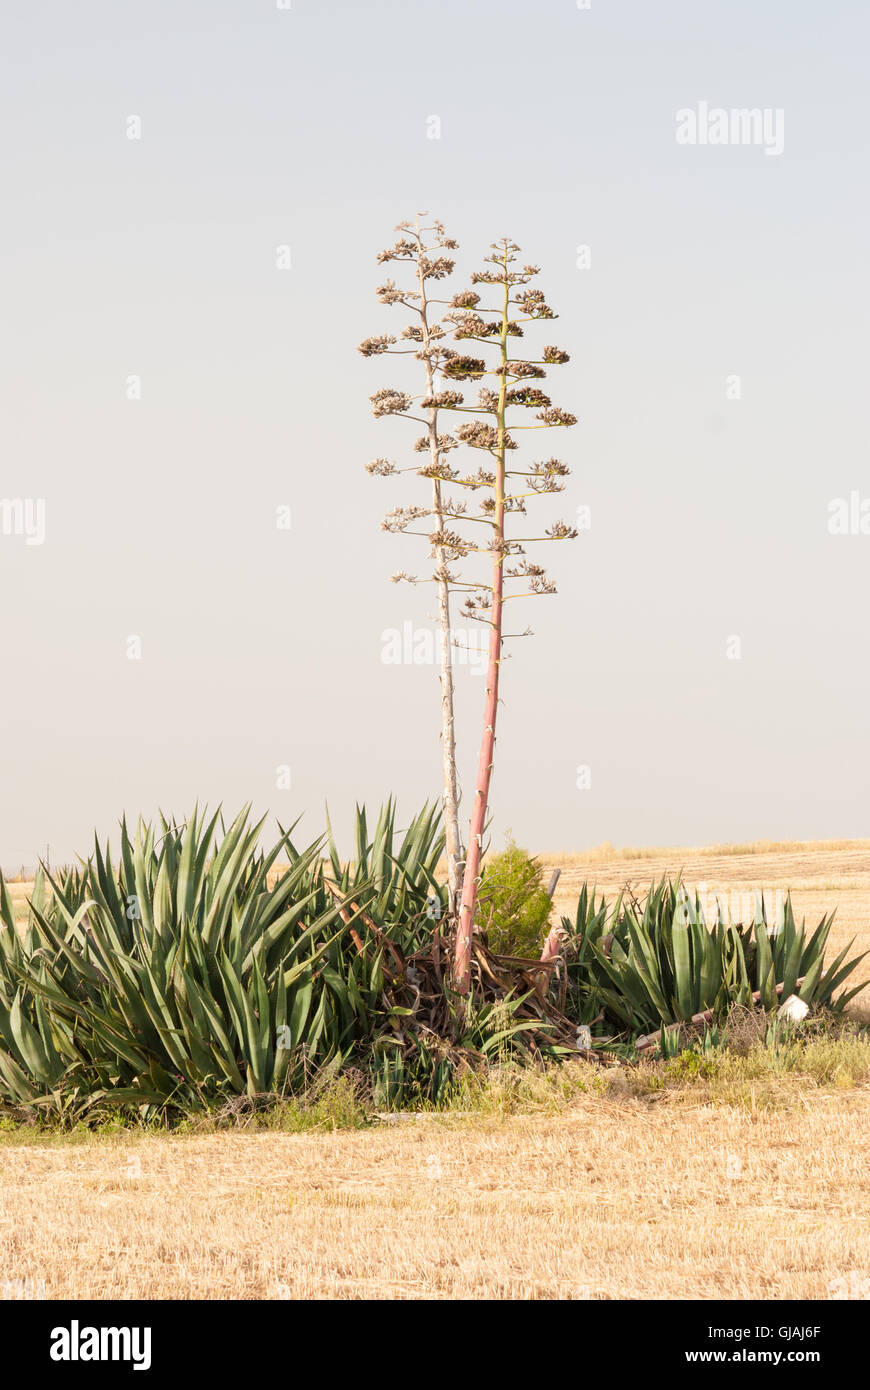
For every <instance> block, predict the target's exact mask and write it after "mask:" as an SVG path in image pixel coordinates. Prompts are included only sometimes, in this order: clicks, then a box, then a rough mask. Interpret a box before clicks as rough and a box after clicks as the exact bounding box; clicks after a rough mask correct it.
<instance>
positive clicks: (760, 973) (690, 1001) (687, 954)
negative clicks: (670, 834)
mask: <svg viewBox="0 0 870 1390" xmlns="http://www.w3.org/2000/svg"><path fill="white" fill-rule="evenodd" d="M833 919H834V914H833V913H830V914H829V915H826V916H825V917H823V918H822V920H821V922H820V923H819V925H818V927H817V928H816V929H815V931H814V932H813V933H812V935H811V936H810V937H809V938H808V937H807V932H806V927H805V925H804V923H803V922H802V923H801V925H800V927H798V925H797V923H796V921H795V917H794V912H793V910H792V904H791V899H790V898H788V899H786V901H785V902H784V904H783V905H782V908H781V910H780V912H779V914H778V917H777V920H776V921H775V922H774V923H772V924H769V923H768V919H767V909H766V905H765V903H764V898H763V897H762V898H761V899H760V901H759V903H758V906H757V909H756V915H755V920H754V921H753V922H752V923H751V924H749V925H748V926H744V925H743V924H742V923H734V922H732V921H731V920H730V918H729V917H726V916H725V914H724V912H723V910H722V906H721V904H719V905H718V907H717V917H716V921H715V922H712V923H710V924H708V923H707V922H706V921H705V919H704V912H703V909H702V906H701V901H700V897H699V896H698V895H697V893H696V894H694V895H692V894H691V893H689V891H688V890H687V889H686V887H685V885H684V884H683V883H682V882H681V880H680V879H679V878H677V879H676V880H674V881H670V880H668V879H666V878H662V880H661V882H659V883H658V884H653V886H652V887H651V888H650V890H649V893H648V894H647V896H646V899H645V901H644V902H643V903H642V904H641V903H639V902H638V901H637V900H636V899H635V898H633V897H632V896H631V895H626V894H620V896H619V897H618V899H617V901H616V903H615V904H614V906H613V908H612V910H611V909H608V907H607V904H606V903H605V901H604V899H601V900H597V899H596V897H595V893H594V891H592V892H590V891H589V889H588V888H587V886H586V885H585V884H584V886H583V890H582V892H581V894H580V898H579V901H578V904H577V912H576V916H575V919H574V921H573V922H572V921H571V920H570V919H568V918H565V917H563V918H562V927H563V930H564V932H565V936H566V952H565V955H566V976H567V991H566V994H567V998H568V999H569V1000H570V1009H571V1011H572V1013H573V1015H574V1016H575V1017H576V1018H577V1021H578V1022H580V1023H587V1024H589V1023H591V1022H593V1021H595V1022H601V1023H602V1026H603V1028H604V1030H605V1031H608V1030H609V1031H616V1032H618V1033H623V1032H627V1033H628V1034H629V1035H630V1036H632V1037H636V1036H638V1035H639V1034H641V1033H647V1032H650V1031H652V1030H656V1029H658V1028H660V1027H661V1026H662V1025H667V1024H672V1023H678V1022H686V1021H688V1020H689V1019H691V1018H692V1016H693V1015H695V1014H699V1013H701V1012H703V1011H705V1010H712V1012H713V1015H714V1017H716V1018H721V1017H724V1015H725V1013H727V1011H728V1008H729V1007H730V1006H731V1005H732V1004H735V1003H736V1004H744V1005H747V1006H749V1005H751V1004H752V1002H753V996H754V995H757V996H758V999H759V1002H760V1003H761V1004H762V1006H763V1007H764V1008H765V1009H767V1010H772V1009H774V1008H775V1007H776V1005H777V1002H778V1001H779V999H780V998H781V997H782V998H785V997H787V996H788V995H790V994H794V993H799V995H800V998H801V999H803V1000H804V1001H805V1002H807V1003H809V1004H813V1005H814V1006H816V1007H833V1008H836V1009H838V1010H839V1009H842V1008H843V1007H844V1006H845V1004H847V1003H848V1001H849V1000H850V999H852V998H853V997H854V995H855V994H857V993H858V992H859V990H860V989H861V988H863V986H861V985H859V986H858V987H857V988H856V989H853V990H851V991H846V992H845V993H843V994H841V995H839V997H838V998H837V999H836V1001H834V995H835V992H836V991H837V990H838V989H839V988H840V986H841V985H842V983H843V981H844V980H845V979H846V977H847V976H848V975H849V974H851V972H852V971H853V970H854V969H855V966H856V965H857V964H858V963H859V961H860V960H862V959H863V956H858V957H856V958H853V959H852V960H849V961H847V960H846V957H847V955H848V953H849V951H850V949H851V947H852V945H853V944H854V943H853V942H850V943H849V945H848V946H846V947H845V948H844V949H843V950H842V951H841V952H840V953H839V955H838V956H837V957H836V959H835V960H834V961H833V962H831V964H830V965H828V966H827V967H825V964H824V954H825V947H826V945H827V941H828V935H829V932H830V929H831V924H832V922H833ZM799 981H800V985H799V984H798V982H799Z"/></svg>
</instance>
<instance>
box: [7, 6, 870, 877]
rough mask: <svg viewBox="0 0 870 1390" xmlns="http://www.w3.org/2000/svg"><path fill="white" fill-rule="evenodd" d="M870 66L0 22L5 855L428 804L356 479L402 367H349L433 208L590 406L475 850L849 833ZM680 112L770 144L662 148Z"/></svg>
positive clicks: (563, 20) (421, 729) (532, 17)
mask: <svg viewBox="0 0 870 1390" xmlns="http://www.w3.org/2000/svg"><path fill="white" fill-rule="evenodd" d="M868 42H870V11H868V9H867V7H866V5H865V4H863V3H858V0H853V2H852V3H847V2H846V0H828V3H827V4H825V5H820V4H817V3H812V4H810V3H804V2H803V0H800V2H799V0H704V3H703V4H700V3H698V0H660V3H655V2H654V0H592V3H591V7H590V8H589V9H588V10H581V9H579V8H578V6H577V4H576V0H528V3H517V0H497V2H496V0H478V3H474V0H446V2H445V0H429V3H425V2H424V0H404V2H403V3H392V4H390V3H380V4H377V3H353V4H351V3H335V0H317V2H316V3H315V0H293V3H292V8H291V9H289V10H285V9H279V8H278V6H277V5H276V4H275V0H172V3H170V2H169V0H151V3H148V4H141V3H137V4H134V3H129V0H101V2H99V0H80V3H78V4H76V5H69V4H67V3H61V2H60V0H40V3H39V4H34V3H32V0H31V3H26V2H25V0H9V3H7V4H6V5H5V6H4V7H3V16H2V31H0V110H2V128H3V132H4V133H3V140H2V144H0V181H2V189H3V205H4V206H3V216H2V222H0V245H2V269H3V331H2V335H0V390H2V395H3V400H2V481H0V502H2V501H3V500H6V501H9V502H11V501H14V500H15V499H21V500H22V501H23V500H25V499H30V500H31V502H32V503H33V504H34V510H33V512H32V513H31V518H30V519H31V521H32V522H34V525H35V524H36V521H35V519H36V516H37V511H38V508H37V507H36V504H37V503H41V502H44V508H45V510H44V517H43V520H44V528H45V529H44V541H43V543H42V544H28V543H27V539H28V538H27V537H26V536H25V535H22V534H16V529H17V528H16V514H15V510H14V508H11V507H10V508H7V509H6V512H4V513H3V514H2V515H0V523H2V531H0V593H2V599H3V672H2V676H3V678H2V697H0V698H2V719H3V744H2V747H3V757H2V775H0V786H2V794H0V862H2V864H3V865H4V866H6V867H11V868H15V867H17V865H18V864H19V863H21V862H22V861H24V862H27V863H32V862H34V860H35V859H36V857H37V855H39V854H41V853H42V852H43V851H44V849H45V846H46V844H47V843H48V844H50V845H51V853H52V858H53V859H54V860H58V859H60V858H63V857H69V856H71V855H72V854H73V853H74V852H76V851H85V850H87V848H88V846H89V843H90V840H91V836H92V831H93V828H94V827H97V828H98V829H99V831H100V834H101V835H105V834H106V833H109V832H112V831H113V830H114V827H115V824H116V822H117V820H118V818H119V817H120V815H121V813H122V811H126V813H127V814H128V815H135V814H136V813H137V812H138V811H139V810H142V811H143V812H145V813H147V814H148V815H153V814H155V813H156V811H157V809H158V808H163V809H164V810H165V811H167V812H172V813H174V814H176V815H179V816H181V815H184V813H185V812H186V811H187V810H188V809H189V808H190V806H191V805H192V804H193V802H194V800H195V799H197V798H199V799H200V801H208V802H209V803H210V804H215V803H216V802H217V801H219V800H222V801H223V802H224V804H225V806H226V807H227V808H228V809H231V810H233V811H234V810H235V809H237V808H238V806H239V805H240V804H241V803H242V802H243V801H246V800H253V802H254V803H255V806H256V807H257V808H258V809H259V810H260V811H261V812H264V811H267V810H270V811H272V812H274V813H275V814H276V815H277V816H279V817H280V819H281V820H282V821H284V822H286V821H289V820H291V819H292V818H293V817H294V816H296V815H298V814H300V813H302V812H304V813H305V818H304V821H303V826H304V827H305V829H306V830H307V831H308V832H310V836H311V837H312V838H313V836H314V834H315V833H316V832H317V831H318V830H319V828H320V826H321V822H322V807H323V803H324V801H326V800H328V801H329V804H330V807H331V809H332V810H333V811H334V813H335V817H336V819H337V821H338V823H339V824H340V825H343V824H346V823H347V815H348V812H349V811H350V810H352V807H353V802H354V801H355V800H363V799H364V800H366V801H367V802H368V803H369V804H370V805H372V804H375V803H377V802H378V801H379V800H380V799H381V798H383V797H384V796H386V795H387V794H388V793H389V792H393V793H395V794H396V795H397V796H398V798H399V801H400V805H401V807H402V808H403V809H404V810H406V811H408V812H410V811H411V810H413V809H415V808H416V807H417V806H418V805H419V804H420V803H421V802H422V801H423V800H424V799H425V798H426V797H427V796H429V797H434V796H437V794H438V792H439V769H440V754H439V746H438V731H439V695H438V683H437V672H436V669H435V667H433V666H414V665H392V664H387V663H385V662H384V661H383V659H382V657H383V651H384V636H383V634H384V633H385V632H386V631H387V630H388V629H400V630H401V629H402V627H403V624H405V623H411V624H412V625H413V627H414V628H415V629H416V628H420V627H425V626H426V625H427V621H428V620H427V614H429V613H431V612H432V610H433V604H432V601H431V597H430V595H429V594H428V592H427V591H424V590H422V589H420V590H412V589H409V588H407V587H404V586H393V585H391V584H390V583H389V582H388V576H389V574H390V573H391V572H392V571H393V570H394V569H396V568H399V567H404V568H407V569H413V568H414V567H415V566H416V567H417V568H419V567H420V552H419V551H418V550H417V545H418V544H421V543H417V542H413V541H411V540H407V539H399V538H396V537H393V536H390V535H387V534H384V533H382V532H381V531H380V530H379V521H380V517H381V515H382V513H383V512H384V511H385V510H386V509H387V508H389V507H392V506H395V505H397V504H399V503H400V502H408V501H413V500H415V498H414V496H413V495H412V493H413V487H412V488H411V489H410V491H409V488H408V487H407V486H405V485H404V484H398V485H396V484H395V482H394V481H392V480H382V479H371V478H369V477H368V476H367V475H366V473H365V471H364V464H365V463H366V462H367V461H368V460H370V459H372V458H374V457H376V456H378V455H385V456H387V457H391V458H396V459H400V460H401V459H402V458H403V451H406V450H407V446H408V443H409V430H412V428H413V427H411V426H408V425H406V424H404V423H402V422H400V421H395V420H381V421H375V420H373V419H372V417H371V414H370V406H369V401H368V397H369V394H370V393H371V392H372V391H374V390H375V389H377V388H378V387H379V386H382V385H385V384H388V385H393V384H395V385H397V386H399V385H402V384H406V383H407V380H408V379H406V378H405V377H404V368H402V370H400V369H399V368H400V366H401V363H402V362H405V361H407V359H400V360H399V363H398V364H397V363H390V362H388V361H385V360H384V359H374V360H373V361H366V360H364V359H363V358H362V357H361V356H360V355H359V354H358V353H357V352H356V344H357V343H358V342H359V340H360V339H361V338H363V337H365V336H367V335H369V334H374V333H381V332H386V331H391V330H392V331H395V329H396V327H397V325H398V326H401V323H402V322H404V320H403V319H402V318H401V311H399V310H389V309H386V308H384V307H383V306H381V305H379V304H378V303H377V302H376V299H375V297H374V293H373V291H374V287H375V285H376V284H378V283H379V282H380V281H381V280H382V279H383V271H382V269H381V268H379V267H378V266H377V265H376V263H375V256H376V253H377V251H378V249H379V248H380V247H381V246H383V245H386V244H387V243H388V242H389V241H391V240H392V239H393V235H392V229H393V227H394V225H395V224H396V223H397V222H398V221H399V220H401V219H402V218H405V217H408V216H413V214H414V212H415V211H416V210H418V209H429V210H431V211H432V212H433V213H435V214H437V215H438V216H440V217H441V218H442V219H443V220H444V221H445V222H446V224H447V227H448V230H449V232H450V233H451V234H452V235H453V236H455V237H456V238H457V239H458V240H459V242H460V244H461V249H460V252H459V253H458V267H457V274H456V277H455V282H456V287H457V288H458V287H459V286H460V285H461V284H463V283H464V282H465V279H466V277H467V275H468V273H469V272H470V271H471V270H472V269H474V268H475V267H476V266H477V265H478V263H479V260H480V257H481V255H482V254H483V253H484V252H485V251H486V249H487V247H488V245H489V243H490V242H491V241H493V240H494V239H495V238H496V237H499V236H501V235H503V234H508V235H510V236H511V237H513V238H514V239H515V240H516V241H517V242H519V243H520V244H521V246H522V248H523V251H524V252H525V253H527V259H530V260H532V261H534V262H535V263H536V264H539V265H541V266H542V267H543V271H544V274H543V276H542V278H541V285H542V287H543V288H544V289H545V290H546V291H547V294H548V298H549V299H550V302H551V303H552V304H553V306H554V307H555V309H556V310H557V312H558V313H559V315H560V320H559V322H558V324H557V325H555V326H554V327H553V328H552V330H548V331H547V334H548V335H547V337H546V341H554V342H557V343H559V344H560V345H562V346H564V347H566V348H568V350H569V351H570V352H571V354H572V360H571V363H570V365H569V366H567V367H565V368H563V369H562V370H561V372H560V374H559V375H558V377H555V378H554V379H553V383H552V384H553V387H554V390H553V394H554V398H555V399H556V400H558V402H559V403H560V404H562V405H564V406H565V407H566V408H568V409H571V410H573V411H574V412H575V413H576V414H577V415H578V416H579V417H580V424H579V426H578V427H577V428H575V429H574V430H572V431H570V432H565V433H562V432H560V433H559V434H558V435H555V436H550V437H548V438H547V453H550V452H553V451H558V452H560V453H561V456H562V457H564V458H565V459H566V460H567V461H568V462H569V463H570V464H571V466H572V468H573V470H574V473H573V477H572V479H571V482H570V488H569V490H568V492H566V494H565V495H564V497H563V498H562V499H558V500H559V502H560V505H558V506H554V507H552V510H551V511H550V512H548V515H564V516H565V517H566V518H567V519H568V520H569V521H570V520H572V519H573V516H574V515H575V514H576V509H577V507H579V506H587V507H589V508H590V509H591V528H590V530H589V531H588V532H587V533H585V534H584V535H582V537H581V538H580V539H579V540H578V541H576V542H573V543H571V544H565V545H563V546H561V547H560V548H556V547H553V548H552V554H551V557H550V560H551V565H552V570H553V573H554V576H555V577H556V578H557V580H558V583H559V595H558V596H557V597H554V598H548V599H538V600H534V601H532V602H530V603H529V604H527V605H526V606H525V609H524V611H523V612H522V613H521V614H519V613H518V614H517V619H518V620H519V621H520V623H521V625H522V626H525V625H526V623H531V625H532V626H533V628H534V629H535V634H536V635H535V636H534V637H533V638H531V639H529V640H526V641H523V642H518V643H515V644H513V651H514V653H515V655H514V657H513V658H512V659H511V660H510V661H509V662H508V663H507V664H506V666H505V668H504V672H503V685H502V693H503V696H504V704H503V707H502V716H501V718H502V724H501V728H500V737H499V742H498V761H497V767H496V775H495V779H494V787H493V814H494V830H495V833H496V837H497V838H498V839H500V838H501V836H502V834H503V832H504V830H505V829H506V828H508V827H511V828H512V829H513V831H514V833H515V834H516V836H517V837H518V838H519V839H520V841H521V842H524V843H526V844H528V845H529V846H530V847H532V848H534V849H537V850H543V849H551V850H556V849H562V850H568V849H579V848H582V847H585V846H588V845H591V844H597V843H599V842H601V841H602V840H611V841H613V842H614V843H618V844H626V843H629V844H638V843H647V844H656V843H658V844H662V843H687V844H700V843H704V842H707V841H710V840H735V839H736V840H743V839H754V838H757V837H764V836H770V837H839V836H852V835H855V836H858V835H867V834H868V833H870V830H868V815H867V800H868V786H870V746H868V737H867V724H868V707H870V639H868V629H867V622H866V618H865V606H866V603H865V600H866V594H867V588H868V577H870V535H865V534H861V518H862V515H863V513H862V512H861V504H862V502H863V501H864V499H867V498H870V468H868V463H867V439H866V434H867V423H866V394H867V387H866V379H867V371H868V361H867V357H868V349H867V343H868V334H867V279H868V271H867V259H868V250H867V248H868V244H870V236H868V232H870V227H868V210H870V201H868V192H867V188H868V158H867V130H868V127H870V90H868V84H867V69H866V62H867V59H866V55H867V51H868ZM703 103H706V108H707V112H708V117H709V111H710V110H712V109H715V108H722V109H724V110H725V111H726V112H730V111H732V110H739V109H741V108H759V109H761V110H764V111H767V112H768V114H769V118H770V121H771V122H773V121H774V120H777V119H781V126H780V127H779V129H780V134H781V135H783V136H784V139H783V141H782V150H781V152H776V150H772V151H771V152H770V153H768V152H767V151H768V149H770V148H771V143H770V142H769V141H768V142H767V146H765V144H764V143H754V144H753V143H747V144H734V143H731V144H722V143H719V144H713V143H703V144H702V143H697V144H682V143H680V142H679V141H678V139H677V126H678V122H677V112H678V111H681V110H686V109H689V110H691V111H693V112H696V113H699V120H701V121H702V122H703V120H704V115H703V107H702V106H701V104H703ZM777 112H779V113H781V117H777V116H776V113H777ZM433 116H434V117H437V118H438V121H439V122H440V138H437V139H433V138H429V137H430V136H431V135H432V133H433V130H434V131H436V132H437V123H433V121H432V120H431V118H432V117H433ZM131 117H135V118H138V121H139V122H140V123H141V130H140V131H137V127H136V122H135V121H133V122H132V123H131V119H130V118H131ZM770 128H771V129H772V128H773V127H772V126H771V127H770ZM131 133H132V134H136V133H139V135H140V138H138V139H135V138H134V139H131V138H129V137H130V135H131ZM284 246H289V247H290V254H291V267H290V269H282V268H279V266H278V264H277V260H278V259H279V253H278V250H277V248H279V247H284ZM578 247H581V248H582V247H588V248H589V250H588V253H586V252H581V254H580V255H579V257H578ZM578 259H579V260H580V262H581V266H578ZM587 260H588V268H584V267H585V266H586V262H587ZM131 378H139V382H140V388H141V398H140V399H128V394H130V393H131V391H132V393H133V394H134V395H135V392H136V384H135V382H134V383H132V385H131ZM735 378H739V381H738V382H737V383H736V385H735ZM738 390H739V399H738V398H736V394H735V393H736V391H738ZM536 438H539V436H536ZM551 440H552V441H554V442H553V448H552V449H551V448H550V447H549V446H550V442H551ZM530 456H532V457H533V456H534V453H532V454H531V455H530ZM421 486H425V485H422V484H421ZM853 494H854V496H853ZM838 498H839V499H844V500H845V501H847V502H849V503H850V505H851V508H852V520H851V521H849V520H847V522H846V523H845V524H846V529H847V532H848V531H849V530H851V531H852V532H854V533H855V534H832V532H831V518H832V516H833V515H835V514H836V509H834V511H832V504H833V503H835V501H836V499H838ZM546 505H547V507H550V505H551V504H550V503H549V502H548V503H547V504H546ZM282 506H285V507H290V508H291V513H292V527H291V529H289V530H282V529H279V528H278V526H277V525H276V509H277V508H279V507H282ZM868 509H870V504H868ZM867 529H870V522H868V527H867ZM40 538H41V537H40V536H39V535H38V534H35V535H34V536H32V537H31V539H37V540H38V539H40ZM519 607H520V606H519V605H517V608H518V609H519ZM131 637H138V638H139V640H140V642H141V657H140V659H138V660H136V659H130V656H129V653H130V651H131V650H134V651H135V648H131V647H130V645H129V639H130V638H131ZM734 638H737V639H739V647H738V645H737V644H735V642H734V641H733V639H734ZM729 644H730V645H729ZM738 650H739V653H740V656H739V659H734V657H735V653H736V652H738ZM457 681H458V687H459V697H460V698H459V721H460V732H461V743H460V759H461V762H460V767H461V772H462V779H463V784H464V788H465V806H466V810H467V809H468V808H469V807H470V802H471V797H472V791H473V775H474V768H475V765H476V745H477V737H478V726H479V722H480V716H481V712H482V711H481V707H482V701H483V685H484V682H483V680H482V679H481V677H480V676H479V675H477V674H475V673H474V672H473V671H470V670H468V669H466V668H460V669H459V670H458V671H457ZM582 766H586V767H588V768H589V770H590V777H591V786H590V787H589V788H588V789H584V790H581V789H578V786H577V781H578V773H577V769H578V767H582ZM283 767H289V768H290V769H291V775H290V780H291V786H290V788H289V789H286V788H279V786H278V778H279V772H278V769H279V768H283Z"/></svg>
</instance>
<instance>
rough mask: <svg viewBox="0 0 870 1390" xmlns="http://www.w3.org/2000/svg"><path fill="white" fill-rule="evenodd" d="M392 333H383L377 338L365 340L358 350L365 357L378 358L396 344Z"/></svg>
mask: <svg viewBox="0 0 870 1390" xmlns="http://www.w3.org/2000/svg"><path fill="white" fill-rule="evenodd" d="M395 341H396V340H395V338H394V337H393V335H392V333H381V334H380V335H379V336H378V337H376V338H364V339H363V341H362V342H361V343H360V345H359V347H358V348H357V352H361V353H362V355H363V357H377V356H378V355H379V354H380V353H382V352H387V351H388V349H389V348H390V347H391V345H392V344H393V343H394V342H395Z"/></svg>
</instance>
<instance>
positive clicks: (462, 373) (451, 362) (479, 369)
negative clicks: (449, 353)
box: [441, 356, 486, 381]
mask: <svg viewBox="0 0 870 1390" xmlns="http://www.w3.org/2000/svg"><path fill="white" fill-rule="evenodd" d="M441 370H442V372H443V374H444V376H449V377H450V379H451V381H469V380H470V381H474V380H475V379H476V378H479V377H482V376H484V375H485V374H486V363H485V362H484V361H483V359H482V358H480V357H461V356H456V357H450V358H448V359H447V361H446V362H445V363H444V366H443V367H442V368H441Z"/></svg>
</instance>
